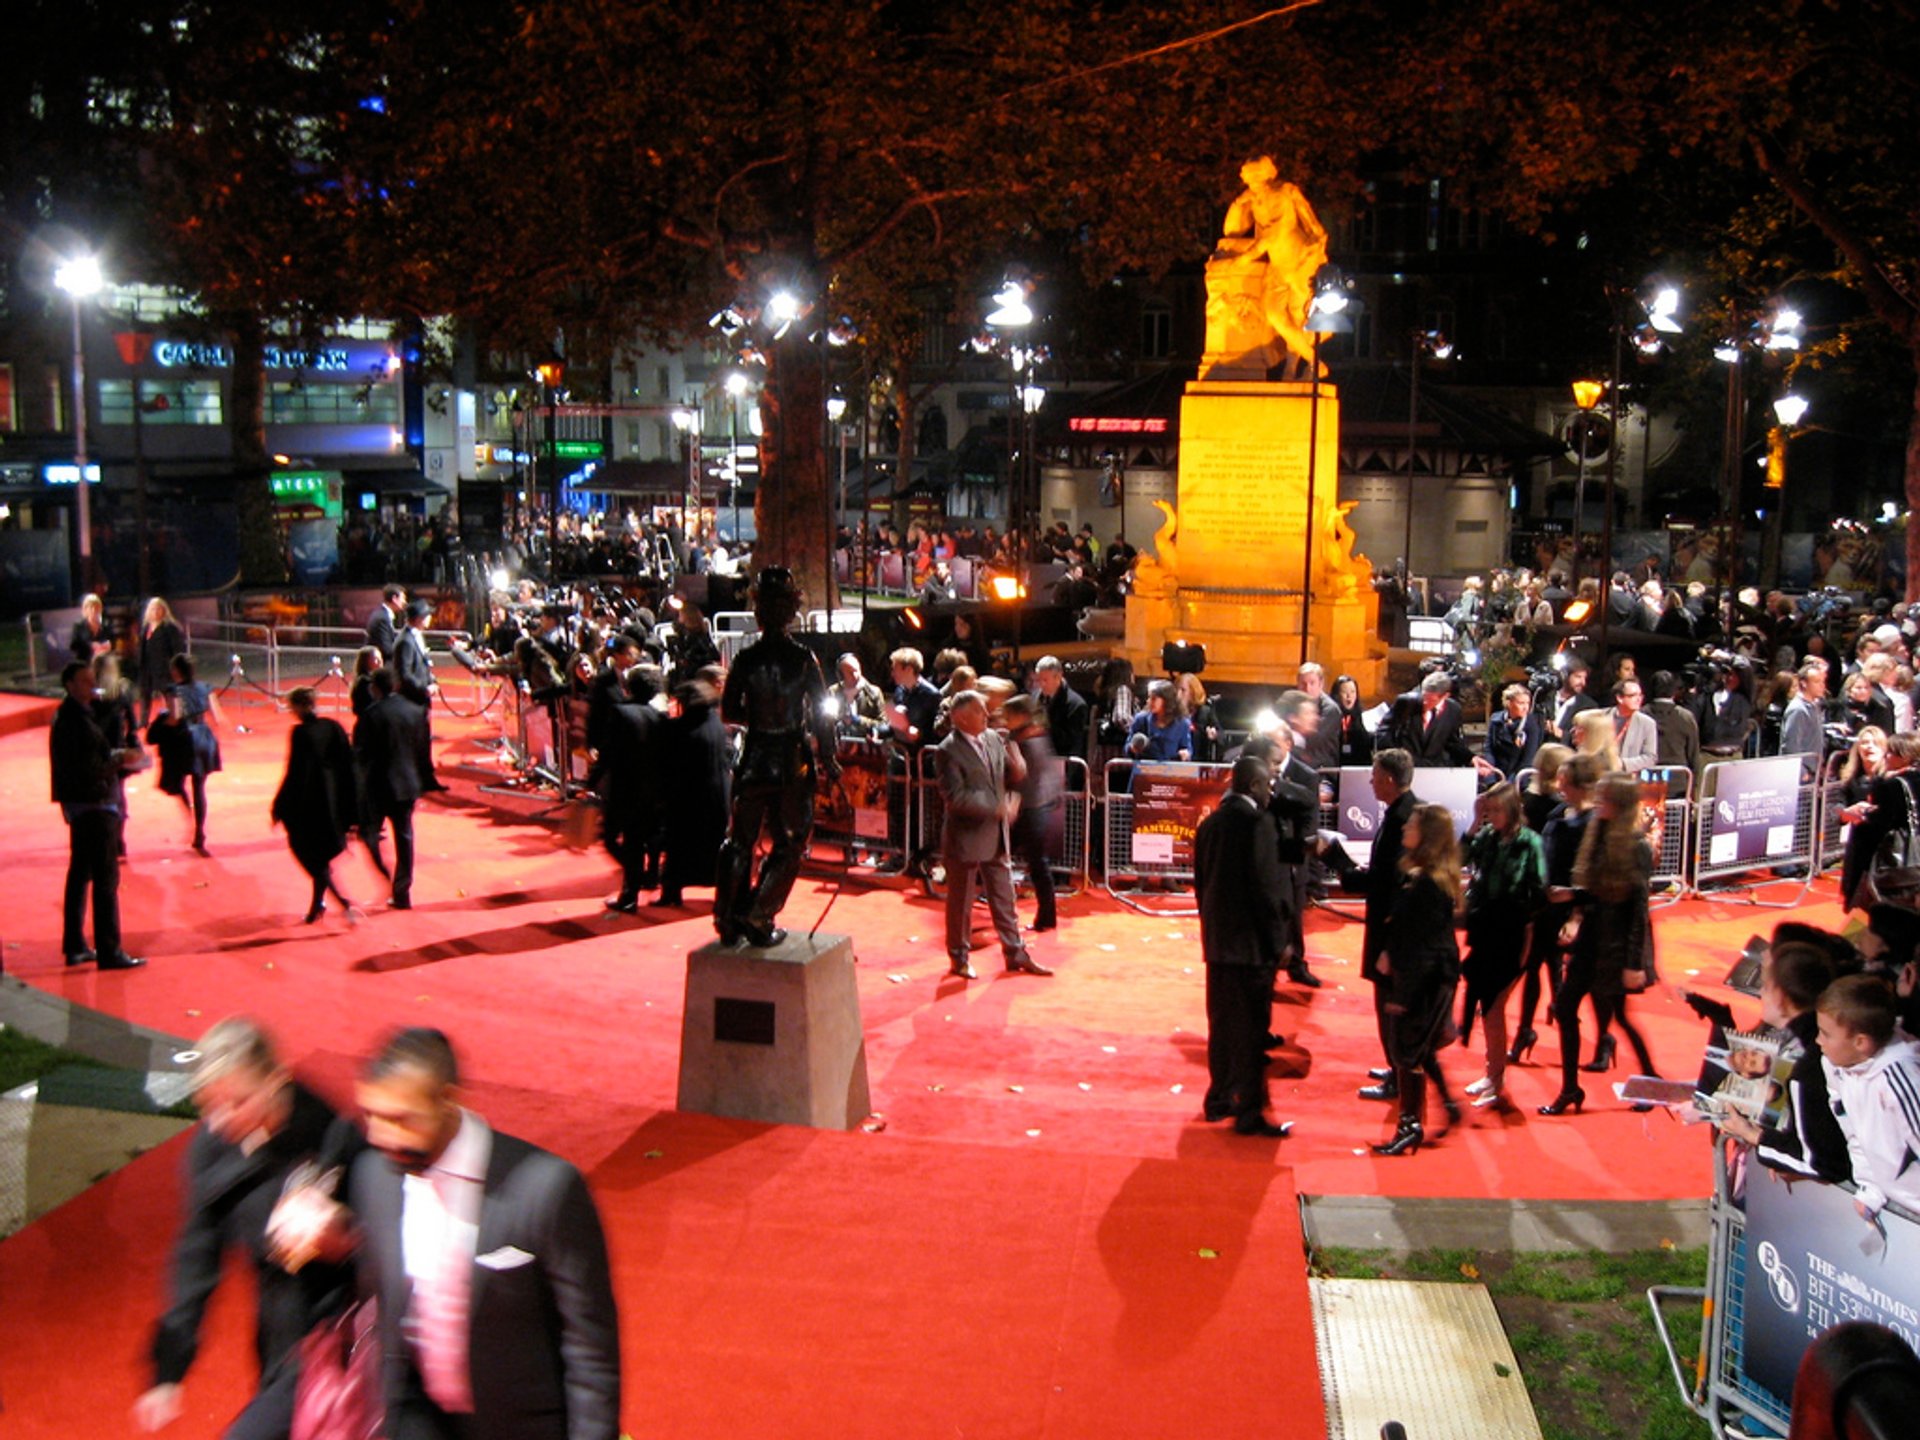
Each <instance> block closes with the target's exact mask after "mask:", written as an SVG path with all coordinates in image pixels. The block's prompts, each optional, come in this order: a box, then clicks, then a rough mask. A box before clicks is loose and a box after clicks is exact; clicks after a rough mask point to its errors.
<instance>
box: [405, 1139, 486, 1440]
mask: <svg viewBox="0 0 1920 1440" xmlns="http://www.w3.org/2000/svg"><path fill="white" fill-rule="evenodd" d="M431 1178H432V1181H433V1190H434V1194H435V1195H436V1196H437V1197H438V1198H439V1200H440V1203H441V1205H442V1207H443V1208H445V1210H446V1212H447V1217H448V1219H449V1221H451V1220H452V1217H453V1214H454V1209H453V1203H452V1196H451V1195H450V1193H449V1192H450V1190H451V1188H452V1184H453V1181H452V1178H451V1177H449V1176H443V1175H439V1174H435V1175H433V1176H432V1177H431ZM446 1238H447V1240H448V1241H449V1242H451V1240H452V1238H453V1236H452V1226H451V1224H449V1225H448V1227H447V1233H446ZM472 1271H473V1267H472V1263H471V1262H470V1261H469V1260H468V1259H467V1257H466V1255H465V1254H464V1253H463V1252H462V1250H461V1248H460V1247H459V1246H458V1245H455V1244H452V1243H448V1244H444V1245H442V1247H441V1249H440V1263H439V1265H438V1266H437V1267H436V1269H435V1271H434V1274H433V1276H432V1279H431V1282H429V1280H428V1278H427V1277H426V1276H421V1277H420V1279H418V1280H417V1281H415V1283H414V1290H413V1312H414V1321H415V1325H416V1329H415V1336H414V1339H415V1347H416V1349H417V1351H418V1358H419V1363H420V1380H421V1383H422V1384H423V1385H425V1386H426V1390H427V1394H428V1396H429V1397H431V1399H432V1400H433V1403H434V1404H436V1405H438V1406H439V1407H440V1408H441V1409H442V1410H444V1411H446V1412H447V1413H448V1414H450V1415H470V1414H472V1413H473V1379H472V1374H471V1372H470V1370H469V1367H468V1364H467V1338H468V1334H467V1332H468V1323H467V1322H468V1318H469V1317H468V1312H469V1307H470V1306H471V1304H472V1300H473V1273H472Z"/></svg>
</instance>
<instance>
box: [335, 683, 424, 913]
mask: <svg viewBox="0 0 1920 1440" xmlns="http://www.w3.org/2000/svg"><path fill="white" fill-rule="evenodd" d="M373 691H374V695H375V697H376V698H375V700H374V702H373V704H371V705H369V706H368V707H367V710H366V713H365V714H364V715H362V716H361V717H360V718H359V719H358V720H357V721H355V722H354V726H353V748H354V751H355V752H356V753H357V754H358V755H359V756H360V772H361V774H362V775H364V776H365V777H366V785H367V809H368V810H369V811H370V812H371V813H372V814H373V815H375V816H377V817H379V818H380V819H381V820H384V821H386V822H387V823H388V824H390V825H392V826H393V908H394V909H396V910H411V909H412V908H413V807H414V805H415V803H416V802H417V801H418V800H419V799H420V791H421V784H420V762H419V756H420V749H421V746H422V744H423V743H424V742H423V739H422V737H423V736H424V734H425V732H426V728H427V714H426V711H424V710H422V709H421V708H420V707H419V706H418V705H416V704H414V703H413V702H412V701H411V700H409V699H407V697H406V696H404V695H397V694H395V693H394V682H393V672H392V671H391V670H388V669H386V668H385V667H382V668H381V669H378V670H376V671H374V672H373ZM362 838H363V839H365V840H366V842H367V848H368V849H369V850H371V851H372V852H373V858H374V863H375V864H376V865H380V866H381V867H382V868H383V869H384V868H385V862H384V861H382V860H381V858H380V836H379V831H378V830H377V829H375V831H374V833H373V835H371V836H365V835H363V836H362Z"/></svg>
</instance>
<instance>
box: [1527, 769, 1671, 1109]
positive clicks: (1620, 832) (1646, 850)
mask: <svg viewBox="0 0 1920 1440" xmlns="http://www.w3.org/2000/svg"><path fill="white" fill-rule="evenodd" d="M1640 825H1641V814H1640V782H1639V781H1638V780H1637V779H1635V778H1634V777H1633V776H1631V775H1628V774H1624V773H1621V772H1618V771H1616V772H1615V773H1613V774H1611V775H1606V776H1603V777H1602V778H1601V781H1600V785H1599V787H1598V789H1597V790H1596V791H1595V792H1594V802H1593V820H1592V822H1591V823H1590V824H1589V825H1588V826H1587V830H1586V834H1585V835H1583V836H1582V837H1581V838H1580V853H1579V856H1578V858H1577V859H1576V860H1575V861H1574V865H1573V894H1574V911H1573V913H1574V922H1575V924H1576V925H1577V926H1578V927H1579V928H1578V930H1577V932H1576V933H1575V936H1574V941H1573V945H1572V947H1571V948H1570V949H1569V950H1568V951H1567V974H1566V978H1565V979H1564V980H1562V981H1561V982H1560V993H1559V995H1558V996H1556V997H1555V999H1554V1002H1553V1015H1554V1020H1555V1021H1556V1022H1557V1023H1558V1025H1559V1027H1560V1093H1559V1095H1557V1096H1556V1097H1555V1098H1554V1100H1553V1102H1552V1103H1551V1104H1547V1105H1542V1106H1541V1107H1540V1113H1541V1114H1542V1115H1563V1114H1565V1113H1566V1112H1567V1111H1568V1110H1572V1111H1574V1112H1575V1113H1576V1114H1577V1113H1578V1112H1579V1110H1580V1107H1581V1105H1582V1104H1584V1103H1585V1101H1586V1098H1587V1097H1586V1092H1585V1091H1583V1090H1582V1089H1581V1088H1580V1083H1579V1073H1578V1072H1579V1070H1580V1068H1581V1067H1580V1002H1581V1001H1582V1000H1584V999H1586V998H1587V996H1588V995H1591V996H1593V1008H1594V1013H1595V1015H1596V1016H1598V1018H1599V1023H1600V1029H1601V1031H1602V1032H1603V1034H1602V1039H1601V1040H1600V1042H1599V1044H1598V1046H1596V1054H1595V1056H1594V1061H1593V1063H1592V1064H1591V1065H1589V1066H1587V1067H1585V1068H1587V1069H1589V1070H1597V1071H1605V1070H1609V1069H1611V1068H1612V1066H1613V1037H1612V1035H1611V1034H1608V1033H1605V1032H1607V1030H1608V1027H1609V1026H1618V1027H1619V1029H1620V1030H1621V1031H1622V1033H1624V1034H1625V1035H1626V1037H1627V1040H1628V1041H1629V1043H1631V1044H1632V1046H1633V1050H1634V1058H1635V1059H1637V1060H1638V1061H1639V1062H1640V1073H1641V1074H1643V1075H1653V1074H1656V1073H1657V1072H1656V1071H1655V1070H1654V1068H1653V1056H1652V1055H1651V1054H1650V1053H1649V1052H1648V1050H1647V1042H1646V1041H1645V1040H1643V1039H1641V1037H1640V1032H1639V1031H1638V1030H1636V1029H1634V1028H1633V1024H1632V1022H1631V1021H1630V1020H1628V1018H1627V1009H1626V997H1627V995H1628V994H1629V993H1632V992H1635V991H1639V990H1644V989H1646V988H1647V986H1648V985H1649V984H1650V983H1651V981H1652V978H1653V928H1652V925H1651V924H1650V922H1649V920H1648V915H1647V892H1648V888H1649V883H1650V879H1651V877H1652V875H1653V850H1652V847H1651V846H1649V845H1648V844H1647V838H1646V836H1645V835H1643V834H1642V833H1641V830H1640Z"/></svg>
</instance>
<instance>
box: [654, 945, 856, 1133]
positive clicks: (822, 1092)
mask: <svg viewBox="0 0 1920 1440" xmlns="http://www.w3.org/2000/svg"><path fill="white" fill-rule="evenodd" d="M678 1105H679V1108H680V1109H682V1110H689V1111H697V1112H700V1113H702V1114H706V1115H726V1116H730V1117H732V1118H734V1119H740V1120H769V1121H774V1122H777V1123H779V1124H785V1125H814V1126H818V1127H819V1128H821V1129H824V1130H850V1129H852V1128H853V1127H854V1126H856V1125H858V1124H859V1123H860V1122H861V1121H862V1120H864V1119H865V1118H866V1117H867V1115H868V1114H869V1113H870V1112H871V1110H872V1108H873V1107H872V1105H871V1104H870V1102H869V1099H868V1094H867V1051H866V1042H865V1040H864V1038H863V1037H862V1035H861V1031H860V995H859V991H858V988H857V987H856V984H855V980H854V973H853V942H852V941H851V940H849V939H848V938H847V937H846V936H844V935H818V936H815V937H814V938H813V939H812V940H808V939H807V938H806V937H805V936H804V935H789V936H788V937H787V939H786V940H785V941H784V942H782V943H781V944H780V945H778V946H775V947H773V948H772V949H767V950H754V949H742V948H736V947H733V946H727V945H721V944H718V943H715V944H712V945H703V946H702V947H701V948H700V949H698V950H695V951H693V952H692V953H691V954H689V955H688V956H687V1003H686V1014H685V1017H684V1019H683V1020H682V1021H681V1026H680V1096H679V1101H678Z"/></svg>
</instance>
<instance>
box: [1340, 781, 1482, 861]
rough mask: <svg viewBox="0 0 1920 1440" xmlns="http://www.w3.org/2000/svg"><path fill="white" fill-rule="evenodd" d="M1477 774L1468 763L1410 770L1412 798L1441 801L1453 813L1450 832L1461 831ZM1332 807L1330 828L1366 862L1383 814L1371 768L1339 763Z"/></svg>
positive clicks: (1468, 822)
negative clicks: (1332, 817) (1374, 788)
mask: <svg viewBox="0 0 1920 1440" xmlns="http://www.w3.org/2000/svg"><path fill="white" fill-rule="evenodd" d="M1479 790H1480V775H1479V772H1478V771H1477V770H1475V769H1473V768H1472V767H1471V766H1463V767H1461V768H1460V769H1457V770H1456V769H1444V768H1440V767H1437V766H1436V767H1432V768H1425V769H1418V770H1415V771H1414V772H1413V798H1414V799H1416V800H1418V801H1419V802H1420V803H1421V804H1422V805H1444V806H1446V807H1447V809H1448V810H1449V811H1450V812H1451V813H1452V815H1453V833H1454V834H1455V835H1465V834H1466V833H1467V831H1468V830H1470V829H1472V828H1473V802H1474V797H1475V796H1476V795H1478V794H1479ZM1334 808H1335V810H1336V811H1337V812H1338V816H1337V819H1336V822H1335V825H1334V828H1335V829H1336V830H1338V831H1339V832H1340V839H1341V841H1342V842H1343V843H1344V845H1345V847H1346V851H1347V853H1348V854H1349V855H1351V856H1352V857H1353V858H1354V860H1355V861H1356V862H1358V863H1360V864H1365V863H1366V858H1367V853H1368V852H1369V851H1371V850H1372V848H1373V837H1374V836H1375V835H1377V834H1379V833H1380V817H1381V816H1382V815H1384V814H1386V810H1387V807H1386V806H1385V805H1382V804H1381V803H1380V802H1379V800H1377V799H1375V798H1374V794H1373V771H1372V770H1371V769H1368V768H1366V767H1363V766H1359V765H1346V766H1342V767H1341V770H1340V776H1339V779H1338V780H1337V781H1336V783H1335V786H1334Z"/></svg>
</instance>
